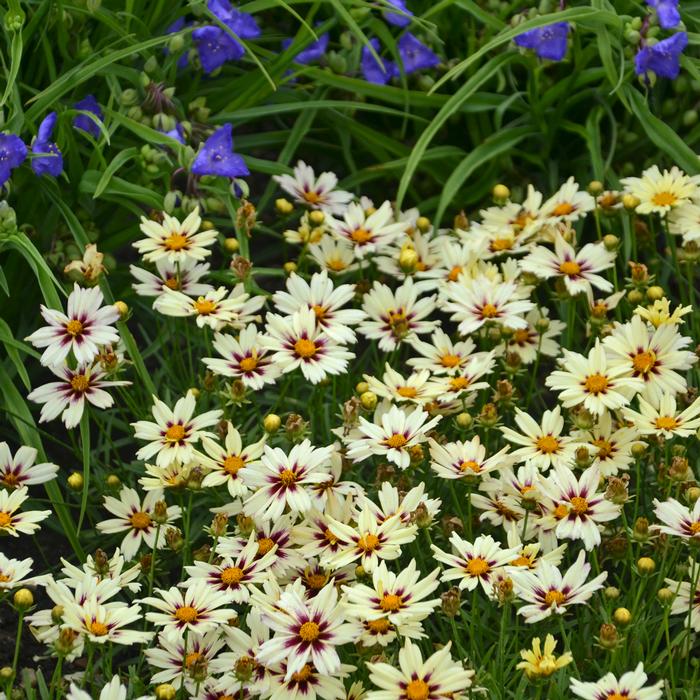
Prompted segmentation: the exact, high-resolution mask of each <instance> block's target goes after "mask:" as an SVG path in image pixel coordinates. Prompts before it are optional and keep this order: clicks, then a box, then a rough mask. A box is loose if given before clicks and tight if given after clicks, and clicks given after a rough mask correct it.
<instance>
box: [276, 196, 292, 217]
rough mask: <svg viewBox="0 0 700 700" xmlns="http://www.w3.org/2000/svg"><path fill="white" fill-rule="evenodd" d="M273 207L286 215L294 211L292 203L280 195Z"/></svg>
mask: <svg viewBox="0 0 700 700" xmlns="http://www.w3.org/2000/svg"><path fill="white" fill-rule="evenodd" d="M275 209H276V210H277V212H278V213H279V214H282V215H283V216H287V215H288V214H291V213H292V212H293V211H294V205H293V204H292V203H291V202H290V201H289V200H288V199H284V197H280V198H279V199H276V200H275Z"/></svg>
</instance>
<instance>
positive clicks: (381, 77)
mask: <svg viewBox="0 0 700 700" xmlns="http://www.w3.org/2000/svg"><path fill="white" fill-rule="evenodd" d="M370 43H371V44H372V47H373V48H374V50H375V51H377V52H378V51H379V39H370ZM379 61H380V62H378V61H377V59H376V58H375V57H374V56H373V55H372V54H371V52H370V50H369V48H368V47H367V46H363V47H362V59H361V62H360V67H361V68H362V75H363V76H364V78H365V80H366V81H367V82H368V83H376V84H377V85H386V84H387V83H388V82H389V81H390V80H391V79H392V78H395V77H396V76H398V74H399V69H398V68H397V67H396V64H395V63H394V62H393V61H389V60H387V59H384V58H380V59H379Z"/></svg>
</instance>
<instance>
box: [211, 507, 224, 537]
mask: <svg viewBox="0 0 700 700" xmlns="http://www.w3.org/2000/svg"><path fill="white" fill-rule="evenodd" d="M227 528H228V515H227V514H226V513H217V514H216V515H215V516H214V519H213V520H212V521H211V526H210V528H209V529H210V531H211V534H212V535H213V536H214V537H223V536H224V535H225V534H226V529H227Z"/></svg>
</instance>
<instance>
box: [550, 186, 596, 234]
mask: <svg viewBox="0 0 700 700" xmlns="http://www.w3.org/2000/svg"><path fill="white" fill-rule="evenodd" d="M593 209H595V200H594V199H593V197H591V195H590V194H588V192H586V191H585V190H580V189H579V185H578V183H577V182H576V181H575V180H574V178H573V177H570V178H569V179H568V180H567V181H566V182H565V183H564V184H563V185H562V186H561V187H560V188H559V190H558V191H557V192H556V193H555V194H553V195H552V196H551V197H550V198H549V199H548V200H547V201H546V202H545V203H544V204H543V205H542V208H541V209H540V211H539V216H540V218H542V219H545V220H547V223H553V222H554V223H556V222H573V221H578V220H579V219H580V218H582V217H585V216H586V214H587V213H588V212H589V211H593Z"/></svg>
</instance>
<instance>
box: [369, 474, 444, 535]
mask: <svg viewBox="0 0 700 700" xmlns="http://www.w3.org/2000/svg"><path fill="white" fill-rule="evenodd" d="M377 500H378V501H379V504H377V503H375V502H374V501H372V500H370V499H369V498H365V499H364V501H363V503H364V504H365V505H366V506H367V507H368V508H369V509H370V510H371V511H372V512H373V513H374V517H375V518H376V519H377V522H378V523H380V524H381V523H383V522H384V521H385V520H388V519H389V518H392V517H394V516H395V515H398V516H399V518H400V519H401V522H403V523H404V524H408V523H410V522H411V515H412V514H413V512H414V511H415V510H416V508H418V506H419V505H421V504H423V505H424V506H425V509H426V511H427V512H428V514H429V515H430V516H435V515H437V511H438V510H439V508H440V505H441V501H440V499H439V498H428V497H427V496H426V493H425V484H424V483H423V482H422V481H421V482H420V483H419V484H418V485H417V486H414V487H413V488H412V489H410V490H409V491H408V492H406V493H403V492H401V491H399V489H398V488H397V487H396V486H392V485H391V484H390V483H389V482H388V481H383V482H382V485H381V487H380V488H379V491H378V492H377Z"/></svg>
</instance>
